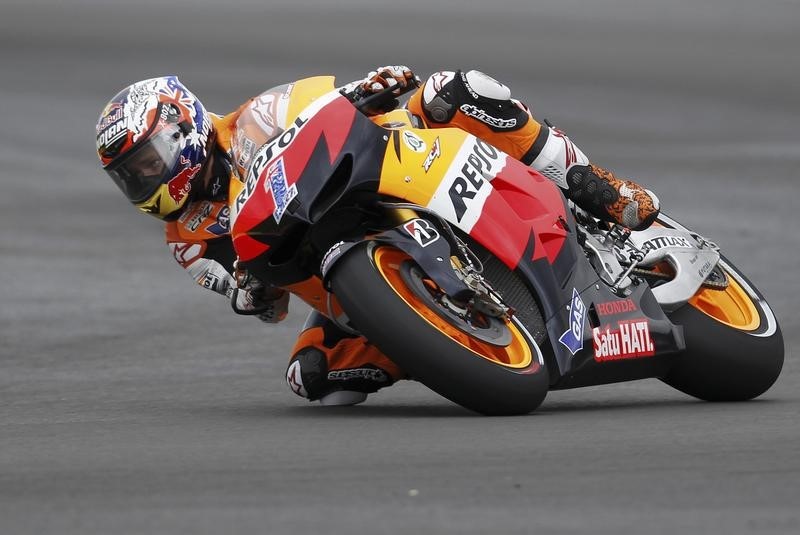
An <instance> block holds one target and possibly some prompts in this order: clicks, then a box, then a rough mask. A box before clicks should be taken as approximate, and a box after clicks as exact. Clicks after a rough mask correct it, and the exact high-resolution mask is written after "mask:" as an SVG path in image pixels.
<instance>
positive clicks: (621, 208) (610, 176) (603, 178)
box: [530, 126, 659, 230]
mask: <svg viewBox="0 0 800 535" xmlns="http://www.w3.org/2000/svg"><path fill="white" fill-rule="evenodd" d="M537 145H538V146H539V147H541V149H539V150H538V153H537V154H536V157H535V158H534V159H533V160H532V162H531V163H530V165H531V167H533V168H534V169H536V170H537V171H539V172H540V173H542V174H543V175H544V176H546V177H547V178H549V179H550V180H552V181H553V182H555V183H556V184H558V185H559V186H560V187H561V189H562V190H563V191H564V194H565V195H566V196H567V198H568V199H570V200H571V201H572V202H574V203H575V204H576V205H578V207H580V208H582V209H583V210H585V211H587V212H589V213H590V214H591V215H593V216H594V217H596V218H598V219H600V220H603V221H609V222H611V223H617V224H619V225H622V226H624V227H627V228H629V229H631V230H643V229H646V228H647V227H649V226H650V225H651V224H652V223H653V221H655V219H656V217H658V213H659V201H658V197H656V196H655V194H654V193H653V192H652V191H650V190H648V189H644V188H643V187H642V186H640V185H639V184H637V183H636V182H634V181H632V180H623V179H621V178H618V177H617V176H615V175H614V173H612V172H611V171H608V170H607V169H603V168H602V167H600V166H598V165H595V164H593V163H591V162H590V161H589V159H588V158H587V157H586V155H585V154H584V153H583V152H581V150H580V149H579V148H578V147H576V146H575V144H574V143H573V142H572V141H571V140H570V139H569V138H568V137H567V136H566V134H564V132H562V131H561V130H558V129H556V128H553V127H552V126H549V127H548V128H544V127H543V128H542V129H541V131H540V133H539V135H538V136H537V140H536V142H534V145H533V151H534V152H536V150H535V148H536V146H537Z"/></svg>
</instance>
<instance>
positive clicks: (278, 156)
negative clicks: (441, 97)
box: [231, 91, 684, 388]
mask: <svg viewBox="0 0 800 535" xmlns="http://www.w3.org/2000/svg"><path fill="white" fill-rule="evenodd" d="M376 123H377V124H376ZM379 125H382V126H379ZM355 192H362V193H365V194H370V195H373V196H374V198H375V199H376V200H377V199H378V198H380V199H385V200H390V201H391V200H395V201H403V202H408V203H413V204H416V205H418V206H422V207H425V208H427V209H430V210H433V211H435V212H436V213H438V214H439V215H440V216H441V217H443V218H444V219H446V220H447V221H448V222H449V223H450V224H451V225H452V226H453V227H456V228H458V229H460V231H462V232H463V233H465V234H468V235H469V236H470V237H471V238H472V239H474V240H475V241H477V242H478V243H480V244H481V245H483V247H485V248H486V249H488V250H489V251H491V252H492V253H493V254H494V255H495V256H497V258H499V259H500V260H501V261H502V262H503V263H504V264H505V265H506V266H507V267H508V268H509V269H511V270H513V271H516V272H517V273H518V274H519V275H520V277H521V278H522V280H523V281H524V283H525V284H526V285H528V287H529V288H530V289H531V290H533V291H534V292H535V295H537V296H538V300H539V301H540V305H541V306H542V309H543V311H544V315H545V320H546V325H547V329H548V334H549V339H550V340H551V345H552V347H551V350H552V351H551V357H550V358H551V359H552V361H551V362H549V363H548V364H549V367H550V368H551V382H552V386H553V387H554V388H559V387H568V386H578V385H579V384H596V383H600V382H612V381H622V380H628V379H632V378H638V377H646V376H656V375H658V374H659V373H660V370H661V368H660V363H661V362H662V361H663V359H664V357H663V356H664V355H666V354H668V353H670V352H674V351H678V350H681V349H683V346H684V344H683V339H682V332H681V330H680V328H677V327H675V326H674V325H672V324H671V323H670V322H669V320H668V319H667V318H666V316H665V315H664V313H663V311H662V310H661V308H660V307H659V306H658V304H657V303H656V301H655V299H654V298H653V296H652V293H650V291H649V290H648V289H647V288H645V286H641V287H637V288H634V290H633V292H632V293H631V294H630V295H627V296H624V297H620V296H618V295H615V294H614V293H612V292H611V290H610V289H609V287H608V286H607V285H606V284H605V283H604V282H602V281H601V280H600V278H599V276H598V274H597V272H596V271H595V270H594V269H593V268H592V266H591V265H590V264H589V262H588V260H587V259H586V256H585V255H584V253H583V251H582V249H581V247H580V246H579V244H578V242H577V240H576V238H575V235H574V232H575V228H576V223H575V221H574V219H573V217H572V215H571V212H570V211H569V209H568V207H567V202H566V200H565V198H564V196H563V195H562V194H561V191H560V190H559V189H558V187H557V186H556V185H555V184H553V183H552V182H551V181H549V180H548V179H546V178H545V177H543V176H542V175H540V174H539V173H537V172H536V171H534V170H532V169H530V168H528V167H527V166H525V165H523V164H522V163H520V162H518V161H517V160H514V159H513V158H511V157H509V156H507V155H506V154H504V153H502V152H501V151H499V150H498V149H496V148H495V147H493V146H491V145H489V144H487V143H485V142H483V141H481V140H479V139H477V138H475V137H474V136H471V135H469V134H467V133H466V132H464V131H461V130H457V129H447V128H444V129H436V130H423V129H415V128H413V127H411V122H410V120H409V118H408V116H407V114H405V113H404V112H402V111H401V112H393V114H392V115H387V116H384V117H381V118H375V119H373V121H370V119H368V118H367V117H365V116H364V115H362V114H361V113H359V112H358V111H357V110H356V109H355V108H354V107H353V105H352V104H351V103H350V102H349V101H348V100H347V99H346V98H344V97H342V96H341V95H340V94H339V93H338V92H337V91H329V92H327V93H324V94H322V95H320V96H319V97H318V98H316V99H314V100H313V102H312V103H311V104H310V105H309V106H307V107H306V108H305V109H303V110H302V111H300V112H298V114H297V116H296V117H295V118H294V119H291V123H288V126H287V128H286V129H285V130H283V131H282V132H281V133H280V134H277V135H276V136H274V137H273V139H271V140H269V141H268V142H266V143H265V144H264V145H262V146H261V148H259V149H258V150H257V151H255V152H254V154H253V157H252V163H251V164H250V166H249V168H248V169H247V175H246V181H245V185H244V188H243V190H242V192H241V193H240V194H239V195H238V196H237V197H236V198H235V199H234V202H233V205H232V207H231V211H232V215H233V227H232V229H233V232H232V234H233V239H234V246H235V248H236V250H237V253H238V254H239V257H240V262H241V263H242V264H243V265H244V266H245V267H247V268H248V269H250V270H252V271H253V273H254V274H256V275H257V276H261V277H264V278H267V279H268V280H270V281H272V282H273V283H276V284H280V285H283V286H284V287H290V286H291V285H295V287H300V286H302V287H303V290H304V292H303V293H304V295H305V296H306V298H307V301H308V302H309V303H310V304H312V306H316V307H317V308H318V309H320V310H323V311H324V308H325V307H323V306H320V303H319V302H320V301H321V300H325V299H328V297H329V296H328V295H327V294H326V293H325V291H324V290H323V289H322V287H321V285H320V284H319V278H318V277H319V274H320V273H319V264H317V265H316V266H308V265H301V264H298V263H297V262H296V256H288V255H285V254H284V251H286V250H289V251H292V252H293V253H295V252H296V248H297V244H296V241H297V240H298V239H300V238H301V237H303V236H305V235H306V231H307V229H308V228H309V227H313V226H315V225H317V226H323V225H319V223H320V221H322V219H321V218H322V216H323V215H325V214H327V212H328V210H329V209H331V208H332V207H334V206H336V205H337V203H338V202H339V201H340V200H341V199H343V198H346V197H347V196H348V195H352V194H354V193H355ZM324 221H325V223H326V224H327V223H328V222H329V221H330V219H325V220H324ZM368 234H369V233H368V231H367V229H364V232H363V233H362V235H361V236H342V237H340V238H338V239H342V240H347V239H352V240H355V241H358V240H360V239H364V237H365V236H367V235H368ZM332 243H333V242H332V241H331V242H329V243H328V244H327V246H326V247H330V245H331V244H332ZM321 253H325V249H324V250H322V251H321ZM320 256H321V254H320ZM308 280H313V281H314V282H313V284H311V285H310V286H309V284H308V283H307V282H306V283H303V282H302V281H308ZM309 288H311V290H309ZM613 303H623V305H614V304H613ZM608 311H615V312H614V313H613V314H605V313H604V312H608ZM569 332H572V333H573V338H574V339H573V340H569V338H570V337H569V336H568V333H569ZM631 333H633V334H634V335H635V336H636V338H635V339H633V338H631ZM623 338H624V339H625V341H626V343H628V344H629V345H630V344H633V345H632V346H630V347H628V346H626V347H625V349H624V350H623V349H616V350H615V351H611V352H607V353H604V352H603V348H604V347H605V348H608V347H617V346H614V344H613V342H615V341H617V342H620V343H622V341H623ZM564 340H567V342H565V341H564ZM603 341H605V342H608V343H607V344H606V345H605V346H604V345H603V343H602V342H603ZM608 344H611V345H610V346H609V345H608ZM593 377H594V378H597V377H601V378H602V379H601V380H597V379H592V378H593Z"/></svg>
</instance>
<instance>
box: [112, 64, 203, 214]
mask: <svg viewBox="0 0 800 535" xmlns="http://www.w3.org/2000/svg"><path fill="white" fill-rule="evenodd" d="M210 134H211V118H210V116H209V114H208V112H206V110H205V108H204V107H203V104H202V103H201V102H200V101H199V100H198V99H197V97H195V96H194V95H193V94H192V93H191V92H190V91H189V90H188V89H186V87H185V86H184V85H183V84H182V83H181V82H180V81H179V80H178V78H177V77H175V76H164V77H161V78H151V79H149V80H143V81H141V82H136V83H135V84H133V85H131V86H129V87H127V88H125V89H123V90H122V91H120V92H119V93H118V94H117V95H116V96H115V97H114V98H113V99H111V101H110V102H109V103H108V105H107V106H106V107H105V108H104V109H103V111H102V113H101V114H100V119H99V120H98V121H97V154H98V156H100V161H101V162H102V164H103V169H104V170H105V171H106V172H107V173H108V174H109V175H110V176H111V179H112V180H113V181H114V183H115V184H116V185H117V186H119V189H121V190H122V193H124V194H125V196H126V197H127V198H128V200H130V201H131V202H132V203H133V204H134V205H136V207H137V208H138V209H139V210H141V211H143V212H145V213H148V214H151V215H154V216H156V217H158V218H160V219H174V218H175V217H177V216H178V215H179V214H180V210H181V208H182V207H183V205H184V204H186V200H187V199H188V197H189V193H190V191H191V189H192V180H193V179H194V178H195V177H197V176H198V175H200V174H201V173H200V171H201V169H202V168H203V165H204V164H205V163H206V160H207V159H208V156H209V154H210V145H211V143H210V142H209V136H210Z"/></svg>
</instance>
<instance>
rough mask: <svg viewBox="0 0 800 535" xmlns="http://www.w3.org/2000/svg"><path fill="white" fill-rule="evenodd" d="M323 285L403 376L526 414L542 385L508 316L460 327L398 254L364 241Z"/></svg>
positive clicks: (540, 371) (524, 337)
mask: <svg viewBox="0 0 800 535" xmlns="http://www.w3.org/2000/svg"><path fill="white" fill-rule="evenodd" d="M330 280H331V286H332V289H333V293H334V294H335V295H336V297H337V299H338V300H339V303H340V304H341V305H342V308H343V309H344V311H345V312H346V313H347V315H348V317H349V318H350V320H351V322H352V323H353V324H354V326H355V327H356V328H357V329H358V330H359V332H361V333H362V334H364V336H366V337H367V339H368V340H370V342H372V343H373V344H375V345H376V346H377V347H378V348H379V349H380V350H381V351H383V352H384V353H385V354H386V355H387V356H388V357H389V358H390V359H392V360H393V361H394V362H395V363H397V364H398V365H399V366H400V367H401V368H402V369H403V370H404V371H405V372H406V373H408V374H409V376H411V377H412V378H414V379H415V380H418V381H420V382H422V383H423V384H425V385H426V386H427V387H429V388H431V389H432V390H434V391H435V392H437V393H439V394H440V395H442V396H444V397H445V398H447V399H449V400H451V401H453V402H455V403H457V404H459V405H461V406H463V407H466V408H468V409H471V410H473V411H476V412H479V413H481V414H486V415H514V414H527V413H529V412H531V411H532V410H534V409H535V408H536V407H538V406H539V405H540V404H541V402H542V401H543V400H544V397H545V395H546V394H547V390H548V374H547V370H546V368H545V364H544V360H543V357H542V353H541V350H540V349H539V346H538V344H537V342H536V341H535V340H534V339H533V337H532V336H531V335H530V334H529V333H528V331H527V330H526V329H525V327H524V326H523V325H522V324H521V323H520V322H519V320H517V319H516V318H515V317H512V318H511V320H509V321H503V320H499V319H497V318H494V319H493V321H489V322H486V328H485V329H481V328H478V329H474V327H472V326H470V327H471V328H472V329H471V328H466V327H465V324H463V322H462V324H459V321H458V318H457V317H455V316H454V315H453V314H452V312H451V311H448V310H446V309H445V307H440V306H438V305H437V303H436V301H435V300H434V299H432V298H431V294H430V293H427V291H426V290H425V288H430V287H431V285H433V281H431V280H430V279H428V278H427V277H426V276H425V274H424V273H422V271H421V269H420V268H419V266H418V265H417V264H416V263H415V262H414V261H413V260H412V259H411V257H409V256H408V255H407V254H405V253H403V252H402V251H400V250H398V249H396V248H394V247H391V246H388V245H382V244H376V243H364V244H360V245H358V246H356V247H354V248H353V249H351V250H350V251H348V253H347V255H346V256H345V257H344V258H342V259H341V260H340V261H339V262H337V264H336V266H335V268H334V270H333V273H332V274H331V278H330Z"/></svg>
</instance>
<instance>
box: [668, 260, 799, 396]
mask: <svg viewBox="0 0 800 535" xmlns="http://www.w3.org/2000/svg"><path fill="white" fill-rule="evenodd" d="M720 266H721V267H722V268H723V269H724V271H725V272H726V274H727V275H728V278H729V279H730V284H729V286H728V288H727V289H726V290H724V291H720V290H714V289H701V290H700V292H698V294H697V295H696V296H695V297H694V298H693V299H692V300H691V301H690V302H689V303H688V304H686V305H684V306H683V307H681V308H680V309H678V310H677V311H675V312H673V313H671V314H670V315H669V317H670V319H671V320H672V321H673V322H674V323H676V324H679V325H683V328H684V335H685V337H686V351H685V352H684V353H682V354H681V355H680V356H679V357H678V361H677V363H676V364H675V366H674V367H673V368H672V369H671V370H670V372H669V373H668V374H667V375H666V376H665V377H663V378H662V380H663V381H664V382H665V383H667V384H668V385H670V386H672V387H674V388H677V389H678V390H680V391H681V392H684V393H686V394H689V395H691V396H694V397H696V398H700V399H703V400H706V401H744V400H748V399H752V398H755V397H758V396H760V395H761V394H763V393H764V392H766V391H767V390H768V389H769V388H770V387H771V386H772V385H773V384H774V383H775V381H776V380H777V378H778V375H779V374H780V372H781V369H782V367H783V354H784V347H783V336H782V334H781V329H780V327H779V326H778V322H777V320H776V319H775V315H774V314H773V313H772V310H771V309H770V307H769V305H768V304H767V302H766V300H764V298H763V296H762V295H761V294H760V293H759V292H758V290H756V288H755V286H753V285H752V283H750V281H749V280H747V278H746V277H745V276H744V275H742V274H741V273H740V272H739V271H738V270H737V269H736V267H734V266H733V265H732V264H731V263H730V262H728V261H727V259H725V258H724V257H722V259H721V260H720Z"/></svg>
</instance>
